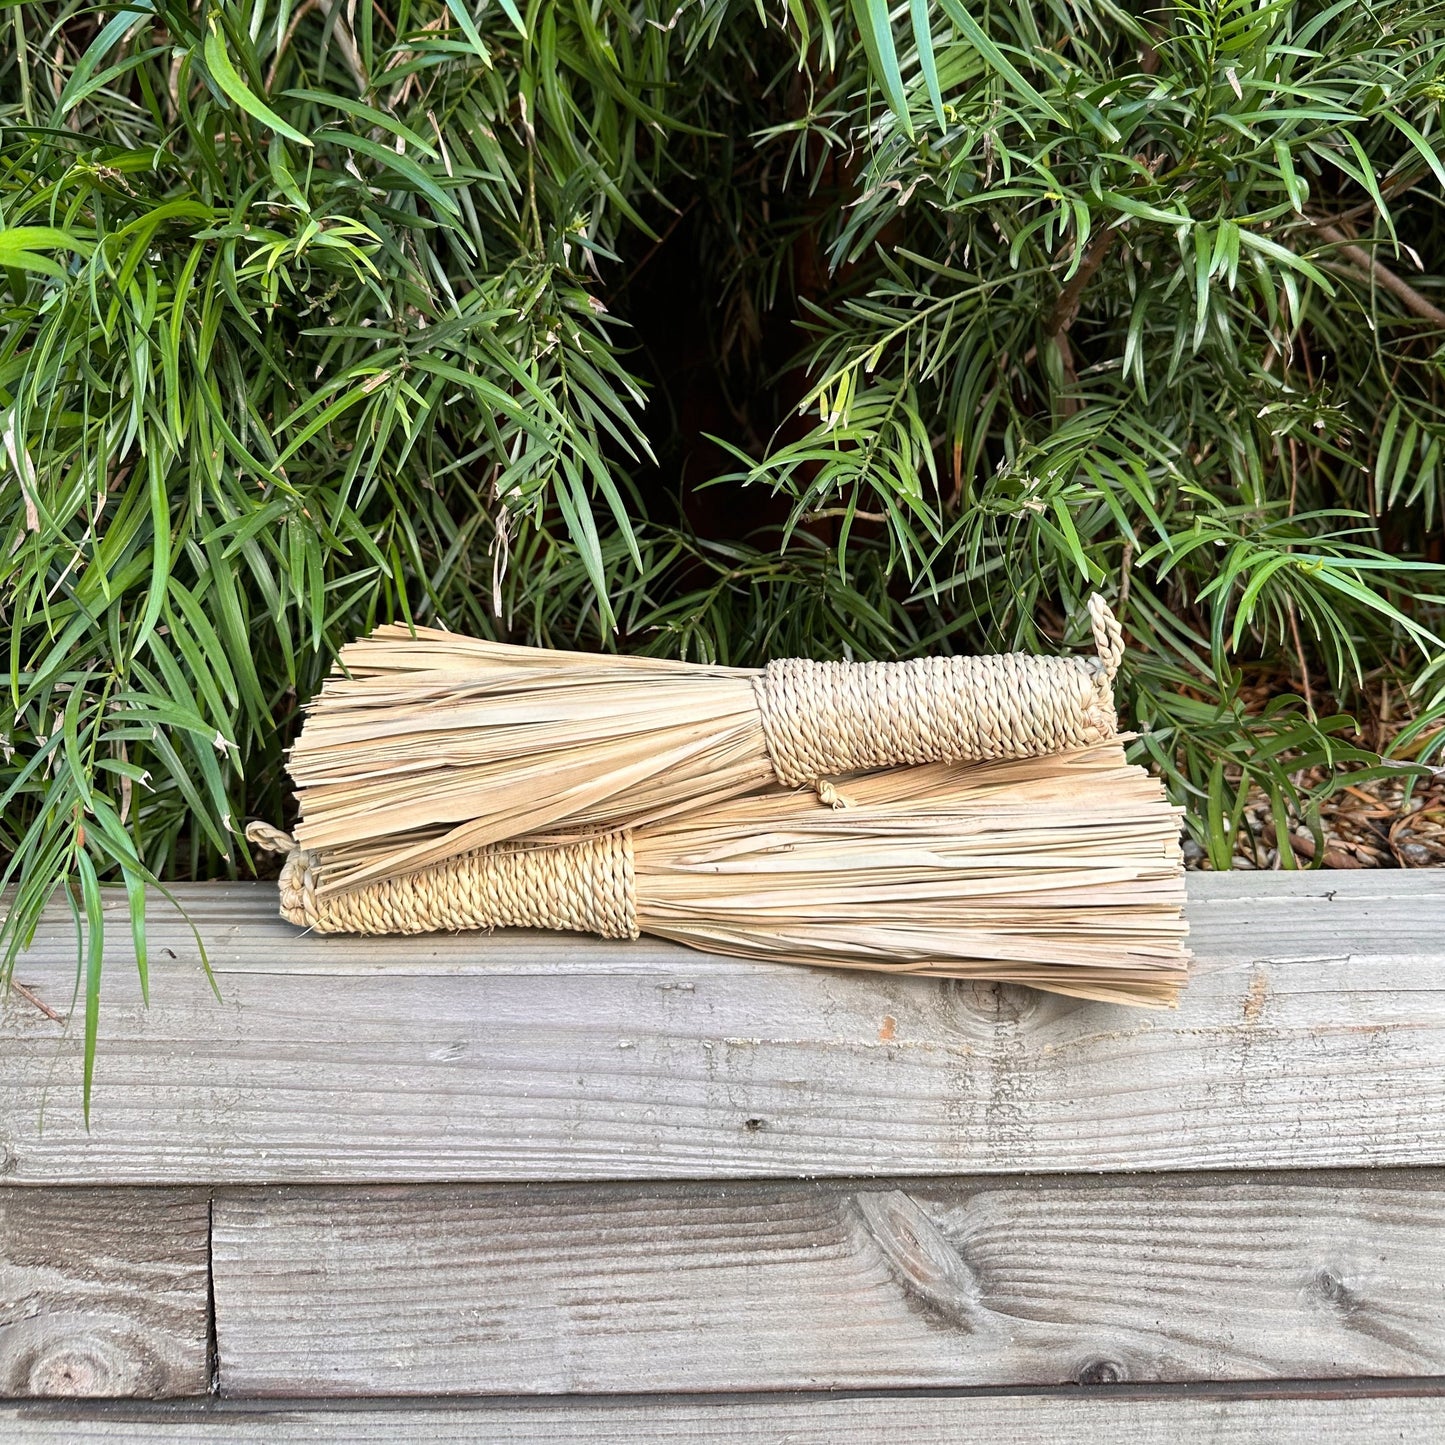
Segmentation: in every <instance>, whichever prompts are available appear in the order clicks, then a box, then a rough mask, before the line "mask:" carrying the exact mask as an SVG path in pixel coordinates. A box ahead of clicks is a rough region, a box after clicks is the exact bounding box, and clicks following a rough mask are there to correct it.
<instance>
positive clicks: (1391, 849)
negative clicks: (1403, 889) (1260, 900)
mask: <svg viewBox="0 0 1445 1445" xmlns="http://www.w3.org/2000/svg"><path fill="white" fill-rule="evenodd" d="M1403 727H1404V722H1398V723H1392V722H1390V721H1389V720H1388V719H1386V720H1381V719H1379V718H1372V719H1369V720H1367V721H1366V722H1365V723H1364V725H1363V727H1362V730H1361V741H1362V742H1363V743H1365V745H1367V746H1369V747H1372V748H1374V749H1376V750H1378V751H1381V752H1383V751H1385V750H1386V749H1387V748H1388V747H1389V744H1390V743H1391V742H1392V741H1393V740H1394V738H1395V737H1396V736H1397V735H1398V734H1399V733H1400V732H1401V731H1402V730H1403ZM1426 742H1427V739H1421V740H1419V741H1418V742H1417V744H1416V747H1415V748H1414V749H1412V751H1413V752H1415V753H1416V754H1418V752H1419V751H1421V750H1422V749H1423V748H1424V746H1425V744H1426ZM1432 761H1433V762H1434V763H1436V764H1438V763H1439V761H1440V759H1439V758H1435V759H1433V760H1432ZM1297 781H1298V783H1299V785H1300V789H1301V791H1302V792H1307V791H1310V790H1313V789H1316V788H1322V787H1324V786H1325V785H1326V784H1327V783H1328V782H1329V774H1328V772H1327V771H1326V770H1324V769H1320V768H1315V769H1308V770H1305V771H1303V772H1301V773H1300V774H1299V775H1298V778H1297ZM1320 825H1321V829H1322V831H1323V834H1324V848H1323V855H1322V856H1320V857H1319V858H1318V862H1319V866H1320V867H1323V868H1441V867H1445V768H1441V767H1439V766H1435V767H1434V768H1433V770H1432V775H1431V776H1424V777H1422V776H1419V775H1417V774H1413V773H1400V774H1395V775H1391V776H1387V777H1383V778H1366V779H1363V780H1361V781H1360V782H1358V783H1352V782H1350V781H1349V776H1348V774H1346V775H1345V776H1344V777H1343V778H1342V779H1340V780H1339V782H1338V783H1337V786H1336V789H1335V791H1334V792H1333V793H1332V794H1331V795H1330V796H1329V797H1328V798H1326V799H1325V800H1324V801H1323V802H1322V803H1321V804H1320ZM1289 847H1290V851H1291V853H1292V854H1293V858H1292V859H1285V860H1283V861H1281V859H1280V854H1279V847H1278V835H1277V833H1276V831H1275V825H1274V816H1273V813H1272V811H1271V808H1270V804H1269V799H1268V798H1267V796H1266V795H1265V794H1264V793H1263V792H1262V791H1261V790H1259V789H1257V788H1256V789H1254V790H1253V791H1252V792H1251V794H1250V798H1249V802H1248V803H1247V804H1246V806H1245V818H1244V826H1243V827H1241V829H1240V831H1239V836H1238V840H1237V842H1236V844H1235V854H1234V866H1235V867H1236V868H1254V869H1259V868H1288V867H1296V868H1308V867H1311V866H1312V865H1314V864H1315V862H1316V858H1317V855H1318V854H1319V853H1320V849H1319V847H1318V845H1317V843H1316V841H1315V838H1314V835H1313V834H1312V833H1311V832H1310V830H1309V828H1308V827H1306V826H1305V825H1304V823H1303V822H1299V821H1296V822H1295V824H1294V826H1293V828H1292V829H1291V832H1290V839H1289ZM1184 853H1185V861H1186V866H1187V867H1189V868H1199V869H1208V868H1209V867H1210V864H1209V860H1208V859H1207V858H1206V857H1205V856H1204V851H1203V849H1201V848H1200V847H1199V845H1198V844H1197V843H1195V842H1193V840H1189V841H1186V843H1185V845H1184Z"/></svg>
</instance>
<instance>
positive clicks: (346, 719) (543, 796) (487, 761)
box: [288, 597, 1123, 891]
mask: <svg viewBox="0 0 1445 1445" xmlns="http://www.w3.org/2000/svg"><path fill="white" fill-rule="evenodd" d="M1089 606H1090V615H1091V618H1092V622H1093V631H1094V639H1095V645H1096V647H1097V655H1096V656H1093V657H1080V656H1074V657H1032V656H1028V655H1025V654H1022V653H1007V654H1003V655H999V656H990V657H939V658H925V659H921V660H918V661H913V662H864V663H848V662H821V663H820V662H806V661H799V660H785V661H780V662H773V663H770V664H769V665H768V666H767V667H766V668H763V669H750V668H727V667H711V666H705V665H700V664H695V663H683V662H669V661H660V660H655V659H651V658H635V657H606V656H596V655H593V654H588V653H572V652H554V651H548V650H543V649H538V648H527V647H512V646H509V645H507V644H504V643H495V642H485V641H480V640H478V639H475V638H469V637H462V636H459V635H457V634H455V633H450V632H440V631H434V630H426V629H422V630H418V631H416V632H415V633H413V632H411V631H409V630H408V629H406V628H403V627H395V626H391V627H382V628H379V629H378V630H377V631H376V632H374V633H372V634H371V636H369V637H366V638H363V639H362V640H361V641H359V642H355V643H352V644H351V645H350V646H348V647H345V648H343V649H342V652H341V655H340V658H339V670H338V674H337V675H335V676H333V677H332V678H330V679H329V680H328V681H327V683H326V684H325V686H324V687H323V688H322V690H321V692H320V694H319V695H318V696H317V698H316V699H315V700H314V701H313V702H312V704H311V706H310V709H309V714H308V717H307V720H306V724H305V726H304V727H303V728H302V731H301V736H300V738H299V739H298V740H297V742H296V745H295V747H294V748H293V749H292V751H291V756H290V759H289V763H288V767H289V770H290V773H291V777H292V779H293V781H294V782H295V784H296V788H297V795H298V799H299V803H300V814H301V818H300V823H299V825H298V828H297V837H298V840H299V841H300V843H301V845H302V846H303V847H304V848H306V849H308V850H310V851H312V852H315V853H317V854H319V855H320V856H321V857H323V858H324V860H325V864H324V871H323V873H322V875H321V877H320V881H319V884H318V886H319V887H320V888H321V889H322V890H323V891H326V890H340V889H343V888H349V887H354V886H356V885H358V884H361V883H365V882H369V881H374V880H377V879H381V878H386V877H392V876H396V875H398V874H402V873H406V872H410V871H414V870H416V869H418V868H424V867H428V866H431V865H433V864H436V863H440V862H443V861H445V860H446V859H448V858H454V857H457V856H458V855H460V854H462V853H466V852H470V851H472V850H474V849H476V848H480V847H485V846H487V845H489V844H492V843H498V842H502V841H504V840H507V839H515V838H524V837H528V836H534V835H551V836H553V837H557V836H559V835H563V834H571V835H572V836H579V835H581V834H583V833H586V832H590V831H594V830H596V829H599V828H600V829H612V828H618V827H623V826H626V825H629V824H637V823H650V822H655V821H658V820H661V819H665V818H667V817H669V816H671V815H672V814H674V813H676V812H679V811H693V810H698V809H702V810H703V811H705V812H710V811H711V810H714V809H716V808H717V806H718V805H720V804H722V803H725V802H727V801H728V800H729V799H732V798H736V797H739V796H742V795H744V794H747V793H753V792H757V791H758V790H759V789H762V788H766V787H769V786H776V785H778V784H782V785H783V786H786V787H800V786H808V785H814V784H817V783H818V782H819V781H820V780H824V779H828V778H834V777H839V776H843V775H846V774H850V773H855V772H860V771H865V770H869V769H875V768H889V767H896V766H898V765H901V764H921V763H931V762H976V761H987V760H991V759H1003V758H1020V757H1037V756H1041V755H1044V754H1048V753H1054V752H1059V751H1061V750H1064V749H1067V748H1078V747H1083V746H1086V745H1088V744H1091V743H1094V742H1098V741H1100V740H1103V739H1107V738H1111V737H1113V736H1115V735H1116V731H1117V722H1116V717H1115V712H1114V701H1113V689H1112V680H1113V676H1114V673H1115V671H1116V669H1117V667H1118V664H1119V659H1120V656H1121V655H1122V651H1123V647H1122V642H1121V638H1120V633H1119V628H1118V626H1117V624H1116V623H1115V622H1114V619H1113V617H1112V615H1111V614H1110V613H1109V610H1108V608H1107V607H1106V606H1105V605H1104V602H1103V599H1102V598H1098V597H1095V598H1093V599H1092V600H1091V602H1090V605H1089Z"/></svg>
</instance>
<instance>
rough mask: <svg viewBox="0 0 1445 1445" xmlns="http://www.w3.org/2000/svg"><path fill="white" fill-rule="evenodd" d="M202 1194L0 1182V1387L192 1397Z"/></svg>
mask: <svg viewBox="0 0 1445 1445" xmlns="http://www.w3.org/2000/svg"><path fill="white" fill-rule="evenodd" d="M209 1213H210V1201H209V1200H208V1198H207V1197H206V1195H205V1194H203V1193H201V1192H199V1191H197V1190H172V1189H157V1190H133V1189H0V1395H11V1396H27V1395H70V1396H85V1395H112V1396H115V1395H137V1396H148V1397H152V1398H160V1397H163V1396H169V1395H195V1394H200V1393H202V1392H204V1391H205V1390H207V1389H208V1388H209V1386H210V1367H209V1364H208V1361H207V1349H208V1338H207V1336H208V1332H209V1308H208V1301H207V1290H208V1285H209V1263H208V1258H207V1245H208V1234H209Z"/></svg>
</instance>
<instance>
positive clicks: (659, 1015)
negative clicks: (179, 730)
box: [0, 872, 1445, 1183]
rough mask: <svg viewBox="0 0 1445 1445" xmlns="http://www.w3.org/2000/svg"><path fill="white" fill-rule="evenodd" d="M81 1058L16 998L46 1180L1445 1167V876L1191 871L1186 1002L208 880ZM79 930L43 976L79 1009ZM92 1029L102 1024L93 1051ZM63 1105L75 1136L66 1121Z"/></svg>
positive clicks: (125, 979)
mask: <svg viewBox="0 0 1445 1445" xmlns="http://www.w3.org/2000/svg"><path fill="white" fill-rule="evenodd" d="M181 896H182V897H183V898H184V900H185V902H186V905H187V907H188V908H189V909H190V910H191V914H192V917H193V918H194V920H195V922H196V925H197V926H198V927H199V929H200V930H201V933H202V935H203V936H204V937H205V939H206V941H207V944H208V948H209V954H210V958H211V961H212V964H213V965H214V967H215V970H216V975H217V978H218V981H219V984H220V988H221V992H222V999H223V1001H221V1002H217V1001H216V1000H215V999H214V998H213V997H212V995H211V991H210V988H209V985H208V984H207V983H206V981H205V979H204V977H203V976H202V973H201V970H200V967H199V960H198V954H197V950H196V946H195V942H194V940H193V939H192V937H191V934H190V931H189V929H188V928H187V927H186V925H185V924H184V923H182V922H180V921H179V920H178V919H177V918H176V917H175V916H174V915H172V914H169V913H168V912H166V911H165V910H164V909H157V911H156V913H155V914H154V917H153V921H152V923H151V925H150V929H151V939H152V953H153V959H152V979H153V991H154V994H155V999H156V1001H155V1004H154V1006H153V1007H152V1008H151V1009H150V1010H149V1011H147V1010H146V1009H144V1008H142V1006H141V1004H140V1001H139V997H138V992H137V989H136V987H135V983H134V969H133V968H132V966H131V964H130V962H129V960H128V958H127V956H126V952H125V950H126V948H127V946H128V943H127V940H128V932H129V930H128V928H127V927H126V925H125V923H124V921H123V913H122V910H123V904H121V903H120V902H119V901H118V902H117V904H116V909H115V914H114V926H113V927H112V929H111V931H110V933H109V934H108V940H109V942H108V945H107V946H108V948H109V949H110V950H111V956H110V958H109V960H108V966H107V967H108V971H107V976H106V983H105V998H104V1011H103V1017H102V1022H101V1050H100V1065H99V1076H98V1085H97V1089H98V1092H97V1096H96V1103H95V1110H94V1116H93V1128H92V1131H91V1133H90V1134H89V1135H87V1134H86V1133H85V1130H84V1128H83V1125H82V1122H81V1118H80V1088H79V1074H80V1047H79V1042H78V1039H75V1038H72V1039H70V1040H69V1041H68V1042H66V1043H64V1044H63V1045H59V1044H58V1041H57V1035H58V1033H59V1030H58V1028H57V1026H56V1025H55V1024H54V1023H52V1022H51V1021H50V1020H48V1019H47V1018H45V1017H44V1016H43V1015H42V1014H40V1013H39V1012H38V1011H37V1010H36V1009H34V1008H33V1007H32V1006H31V1005H30V1004H29V1003H27V1002H26V1001H25V1000H24V999H23V998H21V997H20V996H18V995H14V994H12V995H10V996H9V998H7V999H5V1000H3V1002H0V1099H4V1100H6V1103H5V1105H4V1107H3V1110H0V1171H8V1175H9V1178H10V1179H11V1180H13V1181H17V1182H36V1183H41V1182H55V1181H61V1180H65V1181H73V1182H98V1183H116V1182H177V1183H182V1182H191V1181H198V1180H215V1181H230V1182H237V1183H247V1182H284V1181H313V1182H314V1181H325V1180H332V1181H337V1182H344V1181H407V1180H427V1179H452V1180H484V1179H493V1180H523V1179H548V1178H557V1179H561V1178H567V1179H587V1178H647V1177H674V1178H676V1177H729V1176H775V1177H776V1176H787V1175H796V1174H832V1175H846V1174H859V1173H882V1174H895V1175H897V1174H935V1173H976V1172H1008V1171H1016V1170H1030V1171H1050V1170H1054V1171H1070V1170H1078V1169H1086V1170H1129V1169H1154V1170H1159V1169H1192V1168H1248V1167H1267V1166H1294V1165H1298V1166H1331V1165H1347V1166H1349V1165H1362V1164H1426V1163H1430V1164H1442V1163H1445V968H1442V963H1445V876H1441V875H1436V874H1431V873H1424V872H1416V873H1402V872H1395V873H1370V874H1356V875H1348V874H1329V875H1325V874H1314V875H1294V876H1289V875H1283V874H1273V875H1237V876H1232V877H1229V876H1220V877H1214V878H1210V877H1203V878H1198V879H1194V880H1191V908H1190V916H1191V923H1192V926H1193V929H1194V941H1195V946H1196V949H1197V953H1198V957H1199V966H1198V971H1197V978H1196V980H1195V982H1194V984H1193V985H1192V987H1191V989H1190V991H1189V992H1188V994H1187V995H1186V999H1185V1002H1184V1004H1183V1006H1182V1008H1180V1009H1179V1010H1178V1011H1177V1012H1173V1013H1152V1012H1144V1011H1137V1010H1127V1009H1123V1008H1111V1007H1107V1006H1104V1005H1097V1004H1082V1003H1074V1002H1070V1001H1067V1000H1063V999H1057V998H1052V997H1049V996H1046V995H1041V994H1039V995H1034V994H1029V993H1027V992H1025V991H1019V990H1012V989H1003V990H999V989H993V988H978V987H973V986H968V985H950V984H945V983H939V982H934V981H930V980H920V979H889V978H882V977H877V976H874V975H870V974H848V973H843V972H835V971H828V970H810V969H798V968H789V967H786V966H763V965H754V964H747V963H740V962H735V961H729V960H722V959H716V958H710V957H706V956H703V955H699V954H694V953H691V952H689V951H687V950H685V949H681V948H675V947H672V946H669V945H664V944H658V943H640V944H636V945H632V944H609V943H605V942H602V941H600V940H597V941H593V940H588V939H584V938H572V937H566V936H559V937H544V936H541V935H529V934H506V933H502V934H496V935H493V936H490V937H487V936H477V935H471V936H459V937H431V938H425V939H407V940H395V939H347V938H335V937H331V938H318V937H302V936H298V935H297V934H296V933H295V932H294V931H292V930H290V929H289V928H287V927H286V926H285V925H283V924H281V923H280V922H279V921H278V920H276V919H275V918H274V917H273V916H272V909H273V907H274V897H273V895H272V893H271V891H270V890H269V889H268V888H266V887H263V886H259V885H231V886H222V887H217V886H212V885H202V886H197V887H193V888H190V889H184V890H181ZM70 927H71V924H70V921H69V918H68V916H67V915H64V914H62V913H57V914H56V915H55V916H54V918H53V920H51V921H49V922H47V923H46V925H45V927H44V928H43V929H42V931H41V935H40V938H39V939H38V941H37V945H36V947H35V949H34V950H32V952H31V953H29V954H28V955H26V956H25V957H24V958H23V959H22V960H21V963H20V967H19V969H18V971H17V977H18V978H19V979H20V980H21V981H22V982H25V983H26V984H28V985H30V986H31V987H32V988H33V989H34V990H35V991H36V992H37V993H38V994H39V995H40V996H41V997H42V998H45V999H48V1000H50V1001H52V1002H53V1003H57V1004H61V1005H63V1004H64V1003H65V1002H66V1001H67V1000H68V999H69V998H70V996H71V991H72V987H73V981H74V967H75V960H74V952H73V944H72V940H71V938H70V934H69V929H70ZM75 1032H78V1026H77V1028H76V1030H75ZM42 1100H43V1101H44V1102H45V1104H46V1111H45V1130H44V1132H43V1133H42V1132H41V1130H40V1129H39V1126H38V1121H39V1117H40V1112H41V1104H42Z"/></svg>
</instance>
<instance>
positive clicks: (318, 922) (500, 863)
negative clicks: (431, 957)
mask: <svg viewBox="0 0 1445 1445" xmlns="http://www.w3.org/2000/svg"><path fill="white" fill-rule="evenodd" d="M246 836H247V837H248V838H249V839H250V840H251V841H252V842H254V843H256V844H257V846H259V847H263V848H269V849H270V851H272V852H285V854H286V861H285V863H284V864H283V865H282V868H281V878H280V881H279V886H280V892H281V916H282V917H283V918H284V919H286V921H287V922H288V923H294V924H296V925H297V926H299V927H301V928H310V929H313V930H315V931H316V932H317V933H374V934H375V933H438V932H453V933H454V932H458V931H460V930H464V929H475V928H551V929H565V930H569V931H572V932H576V933H598V934H601V935H602V937H603V938H636V937H638V935H639V929H638V926H637V890H636V884H635V878H634V870H633V856H632V833H631V831H630V830H629V829H625V828H623V829H619V830H617V831H616V832H612V833H598V834H595V835H593V836H591V837H587V838H582V839H579V840H578V841H577V842H574V843H566V844H563V845H561V846H558V847H538V848H517V847H509V846H508V845H506V844H497V845H494V846H492V847H489V848H478V849H476V850H474V851H473V852H471V853H462V854H460V855H459V856H457V857H455V858H449V859H447V860H446V861H444V862H442V863H438V864H435V865H433V866H431V867H428V868H426V869H424V870H423V871H421V872H418V873H407V874H403V875H402V876H400V877H397V878H387V879H382V880H381V881H379V882H375V883H367V884H363V885H362V886H360V887H358V888H353V889H350V890H348V891H346V892H342V893H333V894H329V895H327V896H325V897H323V896H322V895H321V893H320V873H321V868H322V860H321V859H320V857H319V856H318V855H317V854H315V853H309V852H307V851H306V850H305V849H302V848H297V847H295V846H294V845H292V844H291V840H290V839H289V837H288V836H287V835H286V834H285V833H282V832H281V831H280V829H278V828H272V827H270V825H269V824H266V823H252V824H251V825H250V826H249V827H248V828H247V829H246ZM282 839H284V840H285V843H286V844H287V845H289V846H284V847H279V848H278V847H276V846H275V845H276V843H277V842H278V841H279V840H282Z"/></svg>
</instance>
